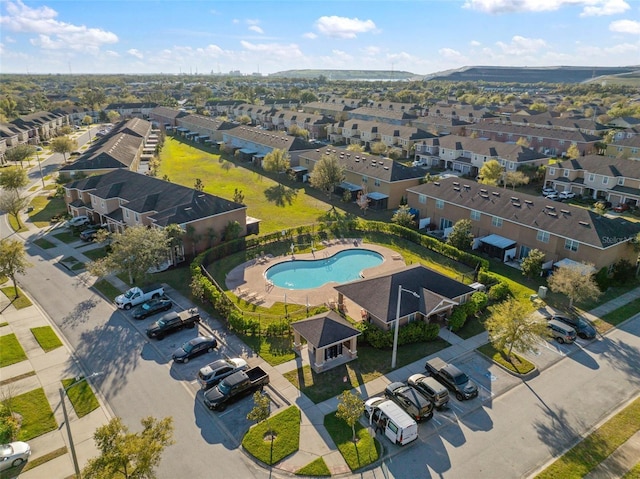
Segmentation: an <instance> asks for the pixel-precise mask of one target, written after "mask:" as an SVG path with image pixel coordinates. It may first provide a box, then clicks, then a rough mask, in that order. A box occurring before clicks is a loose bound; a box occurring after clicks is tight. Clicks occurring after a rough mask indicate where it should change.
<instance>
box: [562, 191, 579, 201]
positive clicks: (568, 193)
mask: <svg viewBox="0 0 640 479" xmlns="http://www.w3.org/2000/svg"><path fill="white" fill-rule="evenodd" d="M558 196H559V197H560V199H561V200H570V199H571V198H575V197H576V194H575V193H574V192H573V191H561V192H560V193H558Z"/></svg>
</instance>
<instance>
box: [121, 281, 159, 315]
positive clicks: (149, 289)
mask: <svg viewBox="0 0 640 479" xmlns="http://www.w3.org/2000/svg"><path fill="white" fill-rule="evenodd" d="M163 294H164V288H163V287H162V286H161V285H159V284H152V285H149V286H143V287H141V288H139V287H138V286H134V287H133V288H130V289H128V290H127V291H126V292H125V293H124V294H121V295H118V296H116V299H115V303H116V306H118V308H119V309H131V308H132V307H133V306H138V305H139V304H142V303H144V302H145V301H149V300H150V299H156V298H159V297H160V296H162V295H163Z"/></svg>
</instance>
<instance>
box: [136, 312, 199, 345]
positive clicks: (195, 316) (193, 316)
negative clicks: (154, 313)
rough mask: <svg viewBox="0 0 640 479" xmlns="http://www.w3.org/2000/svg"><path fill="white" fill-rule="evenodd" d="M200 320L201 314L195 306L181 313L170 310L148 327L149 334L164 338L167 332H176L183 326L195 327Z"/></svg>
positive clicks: (152, 336) (153, 336)
mask: <svg viewBox="0 0 640 479" xmlns="http://www.w3.org/2000/svg"><path fill="white" fill-rule="evenodd" d="M199 322H200V314H199V313H198V310H197V309H195V308H194V309H190V310H188V311H182V312H180V313H176V312H175V311H170V312H169V313H167V314H164V315H163V316H162V317H161V318H160V319H158V320H157V321H156V322H155V323H153V324H152V325H151V326H149V327H148V328H147V336H148V337H150V338H156V339H162V338H164V337H165V336H166V335H167V334H171V333H175V332H176V331H179V330H181V329H183V328H195V327H196V325H197V324H198V323H199Z"/></svg>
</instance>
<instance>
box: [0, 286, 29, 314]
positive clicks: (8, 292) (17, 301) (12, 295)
mask: <svg viewBox="0 0 640 479" xmlns="http://www.w3.org/2000/svg"><path fill="white" fill-rule="evenodd" d="M0 291H2V292H3V293H4V295H5V296H6V297H7V298H9V299H10V300H11V304H12V305H13V307H14V308H16V309H22V308H27V307H29V306H31V301H30V300H29V298H27V297H26V296H25V294H24V293H23V292H22V290H21V289H20V288H18V295H19V296H18V297H17V298H16V289H15V288H14V287H13V286H5V287H3V288H0Z"/></svg>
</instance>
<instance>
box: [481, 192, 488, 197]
mask: <svg viewBox="0 0 640 479" xmlns="http://www.w3.org/2000/svg"><path fill="white" fill-rule="evenodd" d="M480 196H482V197H483V198H489V195H488V194H487V193H480Z"/></svg>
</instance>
